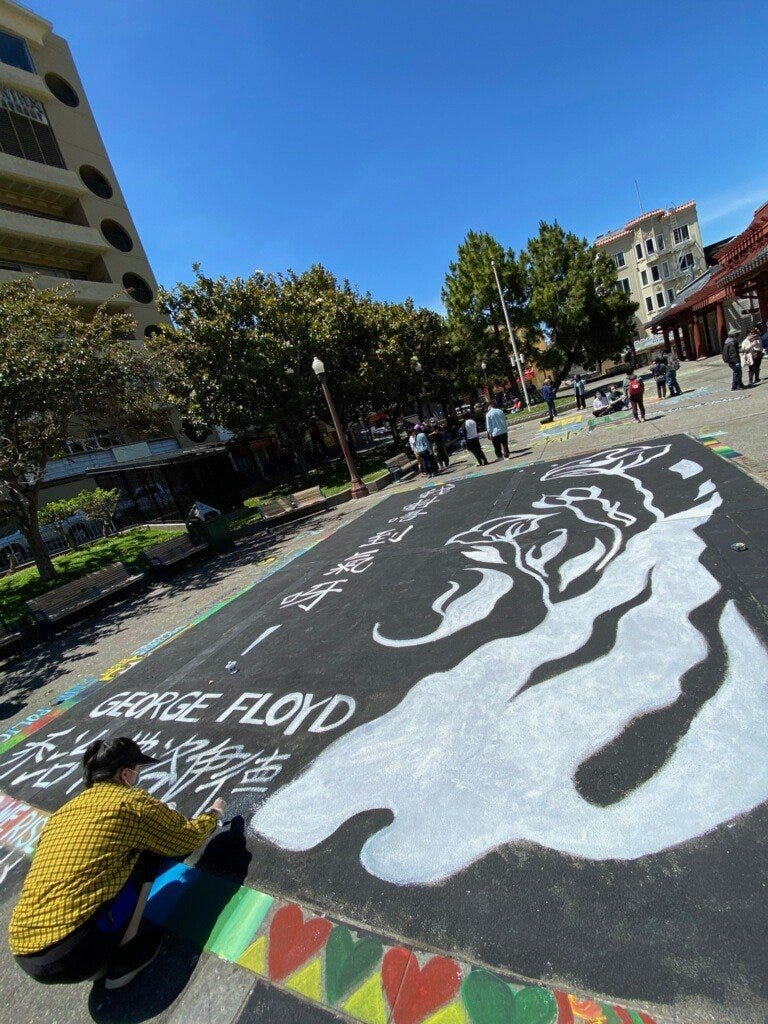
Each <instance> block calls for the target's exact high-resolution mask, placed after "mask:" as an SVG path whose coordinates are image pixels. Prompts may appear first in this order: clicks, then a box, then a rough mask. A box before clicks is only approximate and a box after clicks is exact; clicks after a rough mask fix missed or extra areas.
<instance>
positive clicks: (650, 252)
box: [645, 238, 656, 256]
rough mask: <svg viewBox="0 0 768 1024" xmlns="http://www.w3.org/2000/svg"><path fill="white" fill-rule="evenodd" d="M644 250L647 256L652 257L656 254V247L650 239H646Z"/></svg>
mask: <svg viewBox="0 0 768 1024" xmlns="http://www.w3.org/2000/svg"><path fill="white" fill-rule="evenodd" d="M645 249H646V252H647V253H648V255H649V256H652V255H653V253H655V252H656V246H655V245H654V244H653V239H652V238H646V240H645Z"/></svg>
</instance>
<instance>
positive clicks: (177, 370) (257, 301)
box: [150, 264, 377, 467]
mask: <svg viewBox="0 0 768 1024" xmlns="http://www.w3.org/2000/svg"><path fill="white" fill-rule="evenodd" d="M194 272H195V279H194V281H193V282H192V283H191V284H183V283H180V284H178V285H177V286H176V287H175V288H174V289H173V290H172V291H164V292H162V293H161V297H160V303H161V308H162V309H163V312H164V313H165V314H166V316H167V317H168V323H167V324H165V325H162V326H161V329H160V331H159V333H158V334H156V335H155V336H154V337H153V338H152V339H151V341H150V345H151V347H152V349H153V351H155V352H156V353H157V354H158V356H159V358H160V360H161V362H162V365H163V366H164V379H165V383H166V386H167V388H168V391H169V393H170V395H171V397H172V399H173V401H174V403H175V404H176V405H177V406H178V407H179V408H180V409H181V411H182V414H183V415H184V416H185V417H186V418H187V419H188V420H189V421H190V422H191V423H192V424H193V425H194V426H198V427H206V426H207V427H213V426H214V425H220V426H223V427H225V428H226V429H227V430H230V431H231V432H232V433H233V434H235V435H240V436H242V435H246V434H249V433H252V432H256V433H266V432H269V431H275V432H276V433H277V435H278V437H279V438H280V439H281V441H283V442H284V443H285V444H286V445H287V446H288V447H289V448H292V449H293V450H294V452H295V453H296V456H297V459H298V460H299V464H300V466H302V467H303V454H302V451H303V444H302V442H303V439H304V435H305V433H306V430H307V427H308V426H309V424H310V423H311V421H312V420H313V419H314V418H316V417H325V416H327V409H326V407H325V402H324V399H323V395H322V391H321V389H320V388H319V386H318V382H317V378H316V377H315V374H314V373H313V372H312V359H313V358H314V356H315V355H318V356H319V357H320V358H321V359H322V360H323V362H324V363H325V365H326V371H327V373H328V377H329V380H330V382H331V387H332V389H333V395H334V399H335V401H336V405H337V408H338V409H339V413H340V415H341V417H342V419H345V418H350V417H351V416H353V415H354V414H355V412H356V409H357V408H358V407H359V405H360V404H361V402H362V400H363V397H364V395H365V393H366V385H365V382H364V380H362V378H361V376H360V373H359V368H360V365H361V363H362V361H363V358H364V356H365V354H366V353H367V352H368V351H370V349H371V348H373V347H374V345H375V341H376V336H377V335H376V324H375V319H374V317H373V314H372V304H371V300H370V299H369V298H368V297H366V296H360V295H359V294H358V293H357V292H356V291H355V290H354V289H353V288H352V287H351V285H350V284H349V283H348V282H346V281H345V282H343V283H342V284H339V283H338V282H337V280H336V278H335V277H334V276H333V274H331V273H330V272H329V271H328V270H326V269H325V268H324V267H321V266H314V267H311V268H310V269H309V270H308V271H306V272H305V273H303V274H296V273H294V272H293V271H287V272H286V273H285V274H263V273H261V272H258V271H257V272H256V273H254V274H252V275H251V276H250V277H248V278H241V277H236V278H233V279H232V280H229V279H227V278H225V277H219V278H215V279H214V278H210V277H207V276H206V275H204V274H203V273H201V271H200V267H199V265H197V264H196V265H195V266H194Z"/></svg>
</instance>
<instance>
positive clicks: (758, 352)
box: [741, 328, 763, 387]
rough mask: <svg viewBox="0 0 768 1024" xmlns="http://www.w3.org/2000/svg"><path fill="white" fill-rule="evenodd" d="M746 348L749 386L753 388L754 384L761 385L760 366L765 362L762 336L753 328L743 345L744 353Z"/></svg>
mask: <svg viewBox="0 0 768 1024" xmlns="http://www.w3.org/2000/svg"><path fill="white" fill-rule="evenodd" d="M745 346H747V360H748V364H749V365H748V373H749V386H750V387H752V385H753V384H759V383H760V364H761V363H762V361H763V343H762V341H761V340H760V335H759V334H758V333H757V331H756V330H755V329H754V328H752V330H751V331H750V332H749V333H748V334H747V336H746V338H745V339H744V341H743V342H742V343H741V348H742V351H744V347H745Z"/></svg>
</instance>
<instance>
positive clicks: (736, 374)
mask: <svg viewBox="0 0 768 1024" xmlns="http://www.w3.org/2000/svg"><path fill="white" fill-rule="evenodd" d="M738 337H739V331H738V330H737V329H736V328H735V327H732V328H731V329H730V331H728V337H727V338H726V339H725V344H724V345H723V362H724V363H725V364H726V365H728V366H730V368H731V391H740V390H741V389H742V388H743V387H744V379H743V377H742V373H741V356H740V353H739V342H738Z"/></svg>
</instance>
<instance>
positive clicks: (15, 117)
mask: <svg viewBox="0 0 768 1024" xmlns="http://www.w3.org/2000/svg"><path fill="white" fill-rule="evenodd" d="M0 150H1V151H2V152H3V153H8V154H9V155H10V156H20V157H22V158H23V159H24V160H34V161H35V162H36V163H38V164H48V165H49V166H50V167H64V166H65V164H64V160H63V158H62V156H61V152H60V150H59V146H58V143H57V142H56V136H55V135H54V134H53V130H52V129H51V125H50V122H49V121H48V115H47V114H46V112H45V107H44V106H43V105H42V103H38V102H37V100H33V99H32V97H31V96H26V95H25V94H24V93H21V92H17V91H16V90H15V89H9V88H8V87H7V86H5V85H3V86H0Z"/></svg>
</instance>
